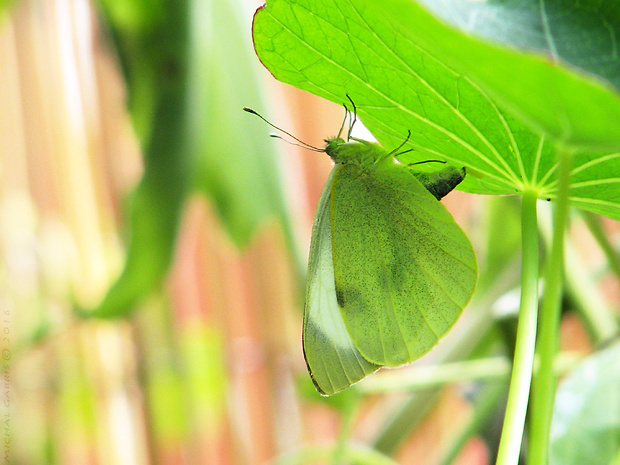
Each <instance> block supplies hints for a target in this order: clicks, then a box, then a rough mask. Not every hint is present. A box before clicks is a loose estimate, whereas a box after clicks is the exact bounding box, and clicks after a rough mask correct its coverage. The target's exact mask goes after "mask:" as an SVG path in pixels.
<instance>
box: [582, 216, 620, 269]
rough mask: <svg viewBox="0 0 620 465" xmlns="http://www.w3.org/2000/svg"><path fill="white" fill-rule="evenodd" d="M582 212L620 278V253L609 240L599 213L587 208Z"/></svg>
mask: <svg viewBox="0 0 620 465" xmlns="http://www.w3.org/2000/svg"><path fill="white" fill-rule="evenodd" d="M580 213H581V217H582V218H583V221H584V222H585V223H586V226H587V227H588V229H589V230H590V233H591V234H592V237H594V239H595V240H596V242H597V243H598V245H599V247H600V248H601V250H602V251H603V253H604V254H605V257H606V258H607V263H608V264H609V268H610V269H611V271H613V272H614V273H615V274H616V276H617V277H618V278H620V254H618V252H616V250H615V249H614V246H613V245H612V244H611V242H609V238H608V237H607V234H605V231H604V230H603V226H602V224H601V219H600V217H599V216H598V215H595V214H594V213H590V212H587V211H585V210H582V211H581V212H580Z"/></svg>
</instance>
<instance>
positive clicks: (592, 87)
mask: <svg viewBox="0 0 620 465" xmlns="http://www.w3.org/2000/svg"><path fill="white" fill-rule="evenodd" d="M253 34H254V43H255V48H256V51H257V54H258V56H259V58H260V59H261V61H262V62H263V64H264V65H265V66H266V67H267V68H268V69H269V70H270V71H271V72H272V73H273V74H274V76H275V77H276V78H278V79H279V80H281V81H284V82H287V83H290V84H292V85H294V86H296V87H299V88H301V89H304V90H307V91H309V92H312V93H314V94H317V95H319V96H322V97H324V98H327V99H329V100H332V101H334V102H336V103H338V104H342V103H343V102H346V101H347V97H346V95H347V94H348V95H350V96H351V98H353V99H354V101H355V103H356V105H357V107H358V113H359V115H360V117H361V118H362V120H363V121H364V124H365V125H366V126H367V127H368V128H369V129H370V130H371V131H372V133H373V134H374V135H375V136H376V137H377V138H378V140H379V141H380V142H381V143H382V144H383V146H384V147H386V148H393V147H396V146H398V145H399V144H400V143H401V142H402V140H403V139H404V137H405V136H406V134H407V131H408V130H410V131H411V133H412V137H411V140H410V142H409V143H408V144H407V147H405V148H413V149H415V150H414V151H413V152H410V153H408V154H405V155H403V158H402V159H401V161H403V162H413V161H423V160H428V159H438V158H439V159H442V160H446V161H448V162H449V163H451V164H452V165H453V166H465V167H466V168H467V170H468V176H467V178H466V179H465V181H464V182H463V183H461V185H460V186H459V189H461V190H464V191H468V192H473V193H480V194H501V195H506V194H508V195H510V194H519V193H521V192H523V191H524V190H535V191H536V192H537V193H538V195H539V197H540V198H543V199H553V198H554V197H555V190H556V185H557V180H556V166H557V163H556V156H555V147H556V144H557V143H558V142H562V143H566V144H569V145H574V146H579V147H580V148H579V149H578V150H577V151H576V152H575V156H574V167H573V170H572V173H571V175H572V177H571V180H572V181H573V184H572V187H571V202H572V204H573V205H575V206H577V207H579V208H583V209H586V210H590V211H592V212H595V213H600V214H603V215H606V216H609V217H611V218H615V219H620V153H618V150H617V149H618V148H620V99H619V98H618V95H617V93H616V92H615V91H613V90H610V88H609V86H606V85H605V84H602V83H601V82H599V81H597V80H596V79H595V78H593V77H592V76H587V75H584V74H579V73H577V72H576V71H575V70H570V69H569V68H568V67H566V66H562V65H559V64H558V63H555V62H552V61H550V60H548V59H547V58H546V57H544V56H542V57H541V56H540V55H535V54H533V53H522V52H517V51H514V50H510V49H506V48H501V47H497V46H494V45H490V44H486V43H483V42H480V41H476V40H475V39H472V38H471V37H468V36H466V35H464V34H462V33H459V32H458V31H455V30H454V29H453V28H451V27H450V26H447V25H445V24H443V23H440V22H438V21H436V20H435V19H434V18H433V17H432V16H430V15H429V14H428V13H427V12H425V11H424V10H422V9H421V8H420V7H419V6H418V5H416V4H415V2H411V1H403V0H386V1H385V2H382V3H381V5H380V6H379V5H377V3H376V2H370V1H368V0H312V1H310V0H292V1H286V2H285V1H283V0H270V1H269V2H268V3H267V5H266V6H265V7H263V8H261V9H259V10H258V11H257V14H256V16H255V19H254V33H253ZM459 54H460V55H459ZM465 54H469V55H467V56H465ZM498 83H499V84H498ZM601 147H613V148H616V150H614V149H606V150H602V149H601Z"/></svg>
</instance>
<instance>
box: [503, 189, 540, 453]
mask: <svg viewBox="0 0 620 465" xmlns="http://www.w3.org/2000/svg"><path fill="white" fill-rule="evenodd" d="M536 197H537V196H536V192H534V191H526V192H524V193H523V204H522V207H521V208H522V212H521V236H522V256H523V264H522V270H521V307H520V310H519V324H518V328H517V340H516V345H515V358H514V363H513V369H512V376H511V378H510V391H509V393H508V402H507V404H506V416H505V417H504V426H503V429H502V438H501V440H500V443H499V450H498V452H497V462H496V463H497V465H516V464H517V463H518V461H519V451H520V450H521V441H522V439H523V428H524V425H525V413H526V411H527V402H528V397H529V391H530V384H531V380H532V368H533V365H534V347H535V344H536V322H537V313H538V226H537V221H536Z"/></svg>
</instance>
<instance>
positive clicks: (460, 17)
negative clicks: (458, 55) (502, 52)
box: [420, 0, 620, 88]
mask: <svg viewBox="0 0 620 465" xmlns="http://www.w3.org/2000/svg"><path fill="white" fill-rule="evenodd" d="M420 3H423V4H424V5H425V6H426V7H427V8H428V9H429V10H431V11H432V12H433V13H434V14H436V15H437V16H439V17H441V18H442V19H445V20H446V21H448V22H450V23H452V24H454V25H456V26H457V27H459V28H460V29H461V30H463V31H466V32H468V33H473V34H477V35H479V36H482V37H485V38H487V39H492V40H494V41H498V42H502V43H505V44H508V45H511V46H514V47H519V48H523V49H527V50H535V51H539V52H543V53H544V54H546V55H548V56H550V57H552V58H553V59H554V60H561V61H564V62H566V63H570V64H571V65H574V66H576V67H578V68H580V69H583V70H586V71H588V72H590V73H593V74H596V75H598V76H600V77H602V78H604V79H606V80H607V81H609V82H610V83H612V84H613V85H614V86H615V87H616V88H620V56H619V55H618V35H619V34H620V8H618V4H617V2H599V1H596V2H580V1H576V0H562V1H555V2H541V1H539V0H518V1H510V2H472V1H469V0H442V1H439V2H437V1H433V0H420Z"/></svg>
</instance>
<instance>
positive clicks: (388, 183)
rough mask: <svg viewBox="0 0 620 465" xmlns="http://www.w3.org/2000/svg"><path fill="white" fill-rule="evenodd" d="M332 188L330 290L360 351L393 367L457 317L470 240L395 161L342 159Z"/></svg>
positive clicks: (472, 265)
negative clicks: (370, 163)
mask: <svg viewBox="0 0 620 465" xmlns="http://www.w3.org/2000/svg"><path fill="white" fill-rule="evenodd" d="M332 182H333V185H332V188H331V192H332V194H331V195H332V198H331V225H332V228H331V233H332V234H331V238H332V242H333V247H332V249H333V263H334V276H335V283H336V295H337V298H338V303H339V305H340V306H341V308H342V315H343V319H344V323H345V325H346V328H347V330H348V334H349V335H350V337H351V339H352V341H353V343H354V344H355V346H356V347H357V349H358V350H359V352H360V353H361V354H362V355H363V357H364V358H365V359H366V360H368V361H370V362H372V363H375V364H377V365H386V366H399V365H402V364H405V363H409V362H411V361H412V360H415V359H417V358H418V357H420V356H421V355H423V354H424V353H425V352H427V351H428V350H429V349H430V348H431V347H432V346H433V345H435V344H436V343H437V341H438V339H439V338H440V337H441V336H443V335H444V334H445V333H446V332H447V331H448V329H449V328H450V327H451V326H452V325H453V324H454V323H455V322H456V320H457V319H458V317H459V315H460V314H461V311H462V309H463V307H464V306H465V305H466V304H467V302H468V301H469V299H470V297H471V295H472V293H473V289H474V286H475V281H476V273H477V272H476V260H475V256H474V252H473V250H472V248H471V245H470V243H469V240H468V239H467V237H466V236H465V234H464V233H463V232H462V230H461V229H460V228H459V226H458V225H457V224H456V223H455V222H454V220H453V219H452V217H451V216H450V214H449V213H448V211H447V210H446V209H445V207H444V206H443V205H442V204H441V203H440V202H438V201H437V200H436V199H435V198H434V197H433V196H432V195H431V194H430V193H429V192H428V191H427V190H426V189H425V188H424V186H423V185H422V184H421V183H420V182H419V181H418V180H417V179H416V178H415V177H414V176H413V175H412V174H411V173H409V172H408V171H407V170H406V169H405V168H404V167H402V165H401V166H400V167H399V166H395V165H391V166H390V167H389V169H375V170H369V171H360V170H359V168H358V167H356V166H353V165H343V166H341V168H340V169H339V170H338V171H337V172H336V175H335V176H334V177H333V181H332Z"/></svg>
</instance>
